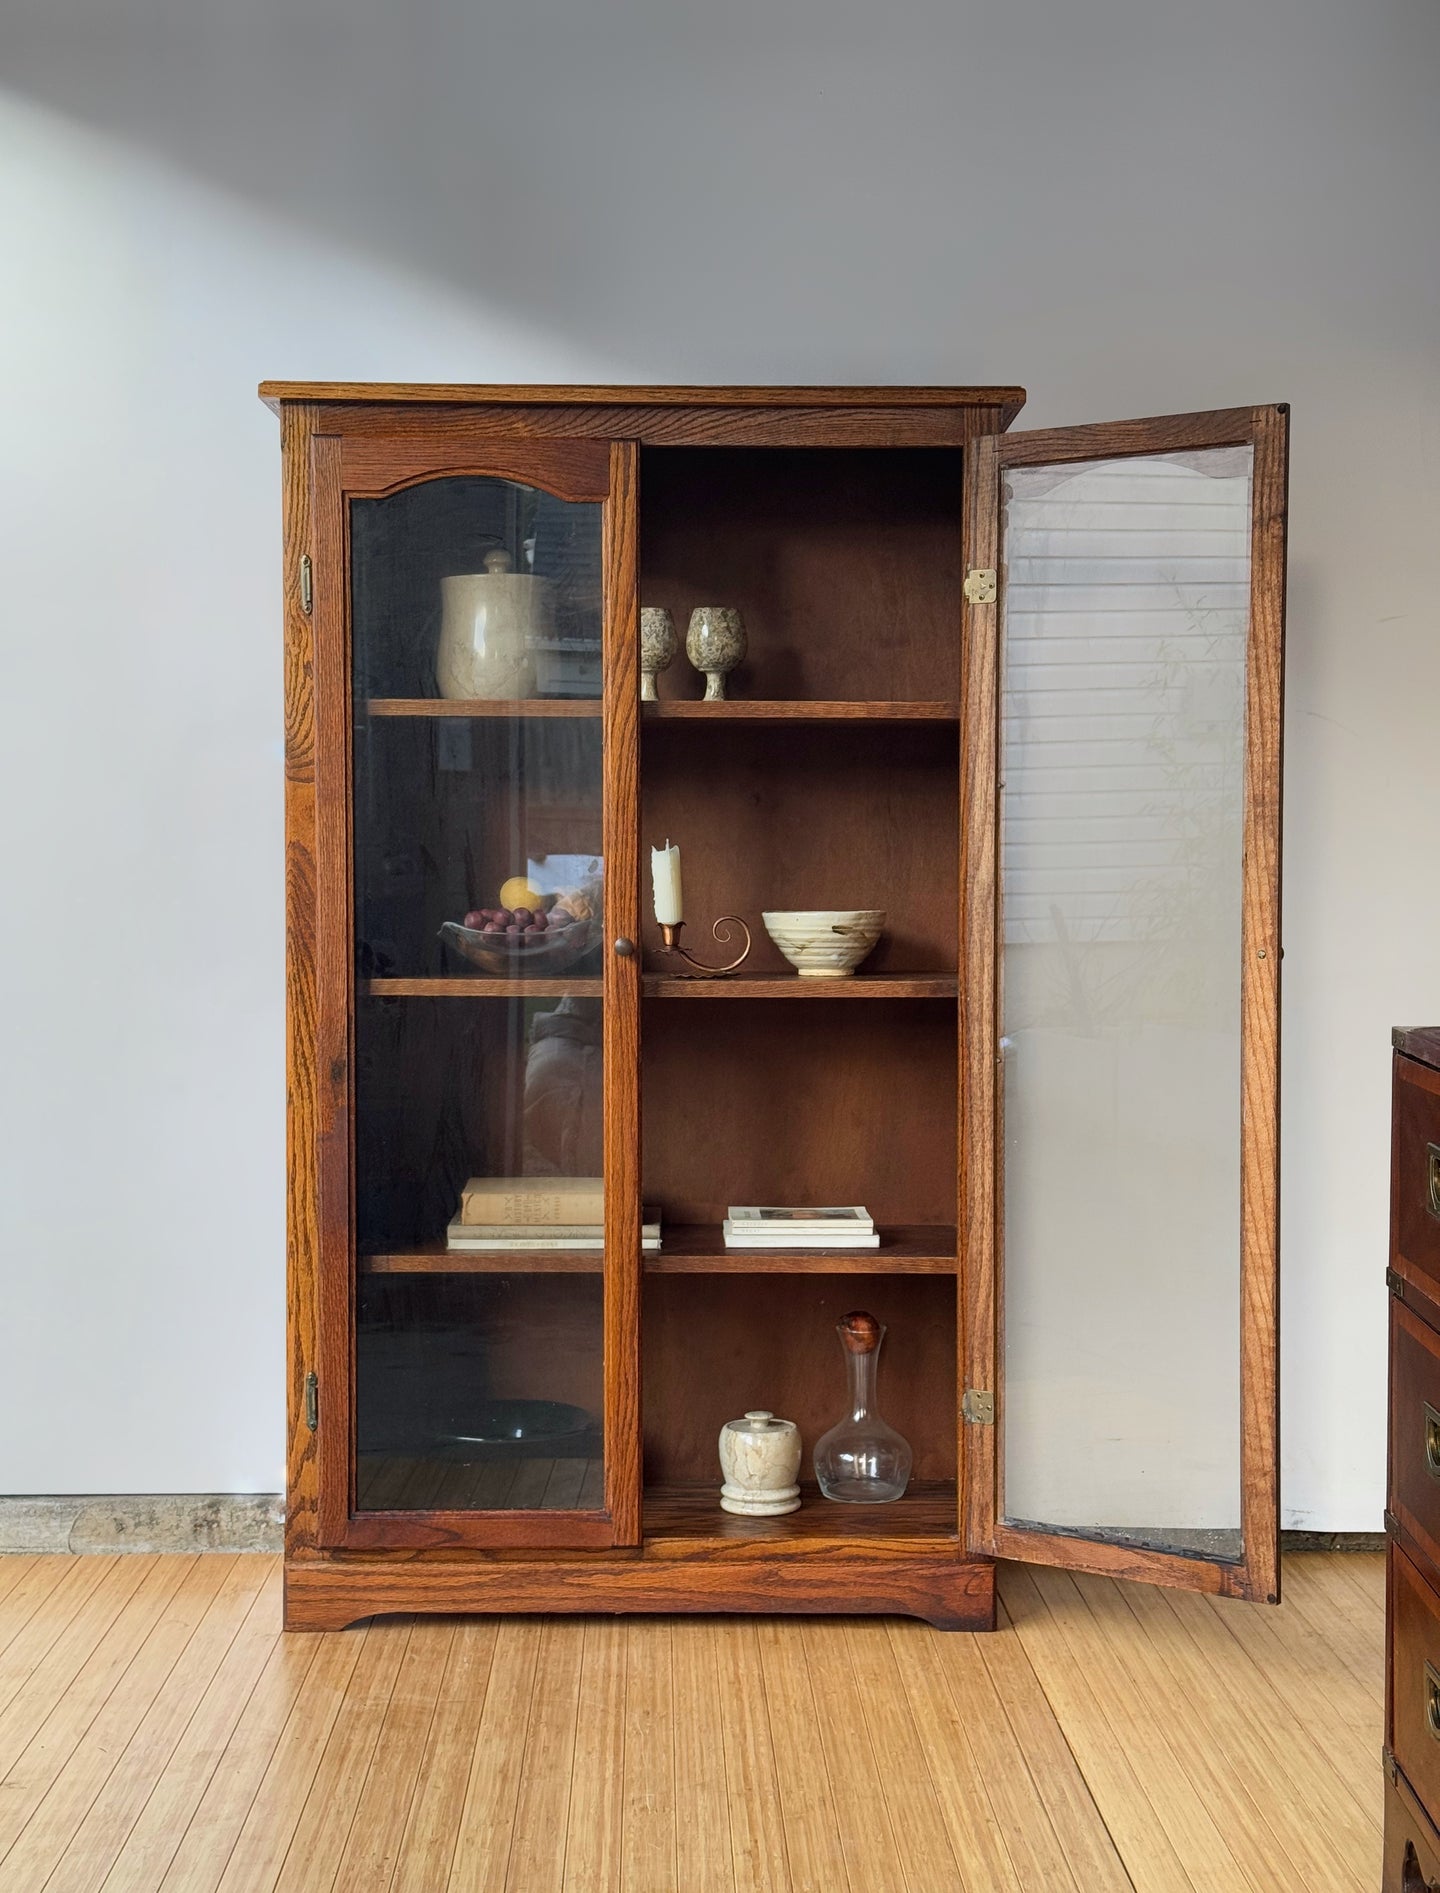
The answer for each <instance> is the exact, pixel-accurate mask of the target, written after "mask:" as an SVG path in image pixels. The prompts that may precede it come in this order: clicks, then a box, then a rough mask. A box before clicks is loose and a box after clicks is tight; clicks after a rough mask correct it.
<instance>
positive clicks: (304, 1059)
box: [280, 407, 320, 1550]
mask: <svg viewBox="0 0 1440 1893" xmlns="http://www.w3.org/2000/svg"><path fill="white" fill-rule="evenodd" d="M312 428H314V409H310V407H288V409H286V411H284V416H282V424H280V451H282V479H284V543H282V560H284V566H282V604H284V729H286V1548H288V1550H295V1548H297V1547H301V1545H314V1543H316V1497H318V1467H316V1452H314V1435H312V1433H310V1429H308V1425H307V1424H305V1376H307V1374H308V1372H310V1371H312V1367H314V1359H316V1263H318V1246H320V1219H318V1177H316V1056H318V1047H316V882H314V856H316V808H314V640H312V623H310V617H308V615H307V611H305V606H303V602H301V558H303V555H307V553H308V551H310V432H312Z"/></svg>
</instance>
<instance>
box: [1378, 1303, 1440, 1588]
mask: <svg viewBox="0 0 1440 1893" xmlns="http://www.w3.org/2000/svg"><path fill="white" fill-rule="evenodd" d="M1432 1416H1434V1417H1432ZM1437 1427H1440V1334H1437V1333H1436V1332H1435V1330H1434V1329H1433V1328H1431V1327H1429V1326H1427V1325H1426V1323H1425V1322H1424V1321H1422V1320H1420V1319H1419V1318H1418V1316H1417V1315H1416V1314H1415V1313H1414V1312H1413V1311H1412V1310H1411V1309H1410V1308H1408V1307H1407V1306H1406V1305H1405V1303H1404V1301H1402V1300H1400V1299H1398V1298H1397V1297H1395V1296H1392V1297H1391V1298H1390V1432H1389V1461H1390V1465H1389V1478H1388V1481H1387V1490H1388V1493H1389V1498H1388V1504H1389V1508H1390V1511H1391V1513H1392V1514H1393V1515H1394V1517H1395V1518H1396V1519H1398V1520H1399V1522H1400V1524H1401V1525H1403V1526H1404V1527H1405V1530H1406V1532H1407V1533H1408V1535H1409V1536H1410V1537H1411V1538H1412V1539H1414V1540H1415V1541H1416V1543H1417V1544H1418V1545H1419V1546H1420V1548H1421V1549H1422V1550H1423V1551H1424V1553H1425V1555H1426V1557H1427V1558H1428V1559H1429V1560H1430V1563H1431V1564H1432V1565H1433V1566H1435V1567H1436V1568H1437V1569H1440V1460H1437V1458H1436V1455H1435V1441H1436V1436H1435V1432H1434V1430H1432V1429H1435V1428H1437Z"/></svg>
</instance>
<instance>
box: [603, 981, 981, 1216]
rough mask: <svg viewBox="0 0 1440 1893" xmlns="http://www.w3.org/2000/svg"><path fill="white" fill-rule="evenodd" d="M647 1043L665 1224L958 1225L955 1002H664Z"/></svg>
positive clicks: (652, 1196)
mask: <svg viewBox="0 0 1440 1893" xmlns="http://www.w3.org/2000/svg"><path fill="white" fill-rule="evenodd" d="M640 1036H641V1065H642V1071H643V1082H644V1100H645V1107H644V1114H643V1128H644V1162H643V1172H642V1174H643V1176H644V1179H645V1200H646V1202H653V1203H658V1204H659V1205H660V1207H661V1209H662V1210H663V1213H664V1216H665V1219H666V1220H667V1222H687V1223H690V1222H693V1223H718V1222H719V1221H721V1219H722V1218H723V1217H724V1215H725V1212H726V1210H727V1209H728V1207H729V1206H730V1204H732V1203H791V1204H803V1203H863V1204H864V1205H865V1206H866V1208H867V1209H868V1210H869V1211H870V1213H871V1215H872V1216H873V1217H874V1218H875V1220H876V1221H877V1222H880V1223H887V1222H891V1223H947V1224H953V1223H954V1221H955V1191H956V1134H955V1081H956V1078H955V1067H956V1026H955V1005H954V1002H953V1001H951V1000H944V999H935V1000H931V999H923V1000H896V1001H893V1002H892V1001H887V1000H865V1001H857V1002H855V1003H853V1004H839V1003H837V1004H835V1005H817V1004H815V1003H814V1002H813V1001H807V1000H796V1001H789V1000H783V999H779V1000H743V999H742V1000H732V1001H730V1002H728V1003H727V1004H725V1005H705V1004H702V1003H698V1002H697V1003H694V1004H690V1003H687V1002H686V1001H685V1000H683V999H652V1000H648V1001H647V1002H646V1004H645V1008H644V1016H643V1019H642V1021H641V1035H640Z"/></svg>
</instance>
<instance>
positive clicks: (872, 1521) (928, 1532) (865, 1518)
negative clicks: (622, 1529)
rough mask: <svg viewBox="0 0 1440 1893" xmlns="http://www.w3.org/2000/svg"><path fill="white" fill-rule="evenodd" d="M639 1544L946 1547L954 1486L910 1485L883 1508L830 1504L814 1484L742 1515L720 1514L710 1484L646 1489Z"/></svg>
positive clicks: (950, 1545)
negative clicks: (792, 1501)
mask: <svg viewBox="0 0 1440 1893" xmlns="http://www.w3.org/2000/svg"><path fill="white" fill-rule="evenodd" d="M643 1530H644V1536H645V1549H646V1552H647V1553H649V1554H659V1555H662V1556H663V1555H664V1551H665V1548H666V1547H667V1546H673V1547H675V1548H676V1549H677V1550H678V1548H679V1546H681V1545H682V1544H689V1543H696V1542H703V1541H705V1540H707V1539H716V1538H721V1539H727V1540H738V1541H741V1542H747V1541H748V1542H751V1543H755V1544H770V1545H774V1544H790V1545H794V1546H796V1547H797V1548H798V1547H799V1546H801V1545H804V1544H807V1543H810V1544H814V1545H817V1546H819V1545H824V1544H833V1543H835V1542H837V1541H839V1542H841V1543H843V1544H845V1545H847V1546H850V1547H852V1548H858V1545H859V1544H860V1543H864V1544H865V1545H867V1546H870V1547H871V1548H877V1549H878V1548H879V1547H880V1546H881V1545H883V1546H884V1547H885V1548H886V1549H887V1550H899V1551H906V1550H921V1549H923V1550H929V1551H933V1550H935V1549H936V1548H938V1547H945V1548H947V1549H951V1550H953V1549H954V1548H955V1546H956V1544H957V1542H958V1539H959V1507H958V1504H957V1501H956V1495H955V1487H954V1485H953V1483H951V1482H949V1481H946V1480H937V1481H935V1482H933V1483H921V1482H916V1483H914V1484H912V1485H911V1487H910V1489H909V1490H908V1491H907V1492H906V1494H905V1496H904V1498H903V1499H896V1500H895V1501H894V1503H893V1504H890V1505H837V1504H834V1503H832V1502H831V1501H830V1500H828V1499H825V1498H823V1497H822V1496H821V1494H820V1490H819V1488H818V1487H817V1486H814V1485H802V1486H801V1488H800V1509H799V1510H798V1511H796V1512H786V1513H785V1514H784V1515H783V1516H782V1517H780V1518H741V1517H739V1516H737V1515H736V1514H735V1513H733V1512H726V1511H722V1510H721V1507H720V1498H719V1491H718V1482H717V1483H716V1484H709V1485H671V1486H647V1487H646V1488H645V1511H644V1525H643Z"/></svg>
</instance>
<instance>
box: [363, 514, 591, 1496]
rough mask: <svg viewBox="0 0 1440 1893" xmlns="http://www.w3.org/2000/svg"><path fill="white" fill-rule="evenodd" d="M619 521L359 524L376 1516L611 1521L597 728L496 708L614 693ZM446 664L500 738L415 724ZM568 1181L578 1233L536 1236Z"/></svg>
mask: <svg viewBox="0 0 1440 1893" xmlns="http://www.w3.org/2000/svg"><path fill="white" fill-rule="evenodd" d="M599 516H600V509H599V507H598V506H594V505H588V504H587V505H568V504H567V503H566V502H563V501H559V500H555V499H552V498H551V497H550V496H549V495H547V494H543V493H539V492H537V491H535V490H534V489H531V488H528V487H523V486H518V485H516V484H515V483H513V482H507V481H501V480H485V479H471V478H466V479H444V480H435V481H429V482H425V483H422V484H421V485H418V486H415V487H410V488H406V489H405V490H403V491H402V492H399V493H396V494H393V495H391V496H390V497H388V498H386V499H383V500H365V501H354V502H352V505H351V585H352V598H351V620H352V627H353V640H352V643H353V663H354V675H353V689H354V712H355V723H354V751H353V756H354V875H355V900H354V912H355V950H356V987H357V996H356V1019H355V1046H354V1062H355V1130H354V1140H355V1151H354V1188H355V1196H354V1222H355V1247H356V1268H357V1280H356V1300H355V1372H356V1413H355V1432H356V1503H357V1506H358V1508H359V1509H360V1510H361V1511H377V1510H379V1511H431V1510H440V1511H457V1510H459V1511H513V1510H530V1509H537V1508H538V1509H545V1510H553V1509H556V1508H559V1509H562V1510H575V1509H580V1510H598V1509H600V1508H601V1507H602V1506H603V1503H604V1495H603V1484H604V1475H603V1439H602V1430H601V1412H602V1407H603V1332H604V1329H603V1318H602V1284H603V1275H602V1258H603V1251H602V1250H601V1248H600V1246H599V1245H600V1228H601V1221H602V1216H601V1210H600V1206H599V1205H600V1194H601V1187H602V1186H601V1175H602V1136H601V1127H602V1122H603V1103H604V1095H603V1094H604V1081H603V1070H602V1050H601V1039H602V1034H601V1000H600V978H599V972H600V965H599V953H600V922H601V919H602V917H603V877H604V863H603V856H602V838H601V780H602V769H601V763H602V744H601V730H602V723H601V719H600V718H599V717H598V716H596V715H587V714H581V715H545V714H539V715H535V714H531V715H525V716H516V715H507V714H486V713H485V710H484V704H485V703H488V702H492V701H493V702H496V703H497V704H499V705H500V706H505V705H506V704H507V703H508V702H510V701H513V700H514V699H515V698H517V697H531V698H533V697H544V696H547V695H549V696H583V695H586V694H591V695H594V694H598V689H599V662H598V655H599V637H600V540H599ZM487 588H488V589H487ZM487 614H488V616H487ZM442 624H443V625H444V626H445V628H446V629H447V631H448V632H452V633H455V637H454V639H453V640H452V642H453V643H454V644H455V646H456V648H455V649H452V650H451V651H450V653H449V659H448V660H443V659H440V658H439V653H440V637H441V630H442ZM457 627H458V628H459V629H458V630H457ZM462 631H463V632H464V633H465V636H466V637H468V638H469V640H470V643H469V647H468V649H469V658H468V661H470V663H471V669H470V671H469V672H467V673H466V675H465V676H464V677H461V676H460V675H459V671H458V670H457V669H456V668H455V667H456V666H457V665H459V666H460V667H461V668H463V662H462V660H465V657H466V652H465V649H464V648H462V647H463V646H464V638H462V637H461V636H460V635H459V634H460V632H462ZM487 639H488V640H489V642H488V643H487V642H486V640H487ZM457 650H458V651H459V655H458V656H457ZM592 657H593V659H594V663H593V665H592V664H591V662H590V660H591V658H592ZM437 660H438V661H440V664H441V672H442V682H441V684H440V686H439V688H440V689H441V690H442V691H443V694H445V695H447V696H450V697H452V698H453V697H455V696H456V695H457V694H461V687H462V685H463V689H464V692H470V691H471V690H472V689H473V692H474V696H475V697H476V698H477V699H480V700H481V701H480V703H479V704H478V706H477V707H478V710H479V713H478V714H475V715H464V714H462V715H459V716H452V715H445V716H437V715H434V714H431V713H429V705H428V702H426V701H422V702H420V703H418V704H417V703H416V702H414V701H413V700H414V699H422V700H433V699H435V698H436V695H437ZM446 661H448V662H450V665H451V673H450V675H449V677H448V681H446V680H445V677H444V663H445V662H446ZM482 686H483V687H482ZM377 700H378V701H379V707H378V709H376V708H375V707H374V705H375V704H376V702H377ZM397 700H398V702H397ZM417 711H418V712H419V713H417ZM430 979H443V980H445V981H447V982H454V981H467V982H468V981H473V982H476V988H475V991H474V992H473V993H464V992H462V993H460V994H458V995H456V994H449V993H447V994H444V995H443V996H442V995H441V994H437V993H434V992H431V991H427V990H426V989H425V988H424V987H423V986H421V988H420V989H419V990H418V991H415V990H410V991H406V990H404V987H405V986H406V985H407V984H408V985H411V986H413V985H414V983H415V982H417V981H425V980H430ZM397 985H398V986H399V987H400V988H401V990H399V991H396V990H395V987H396V986H397ZM560 1179H571V1180H575V1181H576V1182H577V1183H580V1184H583V1185H588V1187H586V1188H584V1189H583V1190H582V1191H581V1193H580V1200H581V1201H583V1203H584V1204H585V1208H584V1212H583V1213H584V1224H583V1227H579V1226H577V1229H576V1230H575V1231H574V1232H572V1231H571V1230H570V1228H569V1226H566V1227H565V1228H563V1229H562V1228H560V1227H559V1226H558V1225H556V1223H555V1221H554V1218H553V1216H552V1217H551V1218H550V1220H549V1221H548V1222H547V1221H543V1220H542V1221H537V1220H535V1219H536V1218H537V1217H540V1216H541V1214H542V1212H541V1211H540V1210H539V1209H537V1207H536V1202H537V1200H538V1199H541V1198H552V1197H554V1196H555V1195H557V1194H559V1192H558V1191H556V1190H554V1189H551V1190H550V1191H546V1190H545V1189H544V1187H543V1186H544V1184H545V1183H546V1182H550V1183H552V1184H554V1183H555V1182H557V1181H558V1180H560ZM502 1180H511V1187H507V1188H505V1189H502V1188H501V1187H500V1184H501V1181H502ZM513 1180H523V1182H524V1183H525V1184H526V1185H527V1186H528V1185H530V1184H532V1183H533V1184H535V1185H537V1186H539V1187H537V1188H535V1189H530V1188H528V1187H527V1188H525V1189H518V1190H517V1189H515V1188H514V1187H513ZM487 1197H488V1198H491V1199H494V1200H493V1201H491V1202H490V1204H489V1207H488V1208H482V1209H479V1210H477V1205H483V1202H484V1199H486V1198H487ZM467 1199H470V1200H469V1201H468V1202H467ZM497 1203H500V1204H503V1205H505V1207H504V1208H503V1209H498V1208H497V1207H496V1204H497ZM472 1211H476V1213H475V1214H472V1213H471V1212H472ZM575 1213H576V1215H577V1217H579V1216H580V1214H581V1211H580V1210H579V1209H578V1208H577V1210H576V1212H575Z"/></svg>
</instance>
